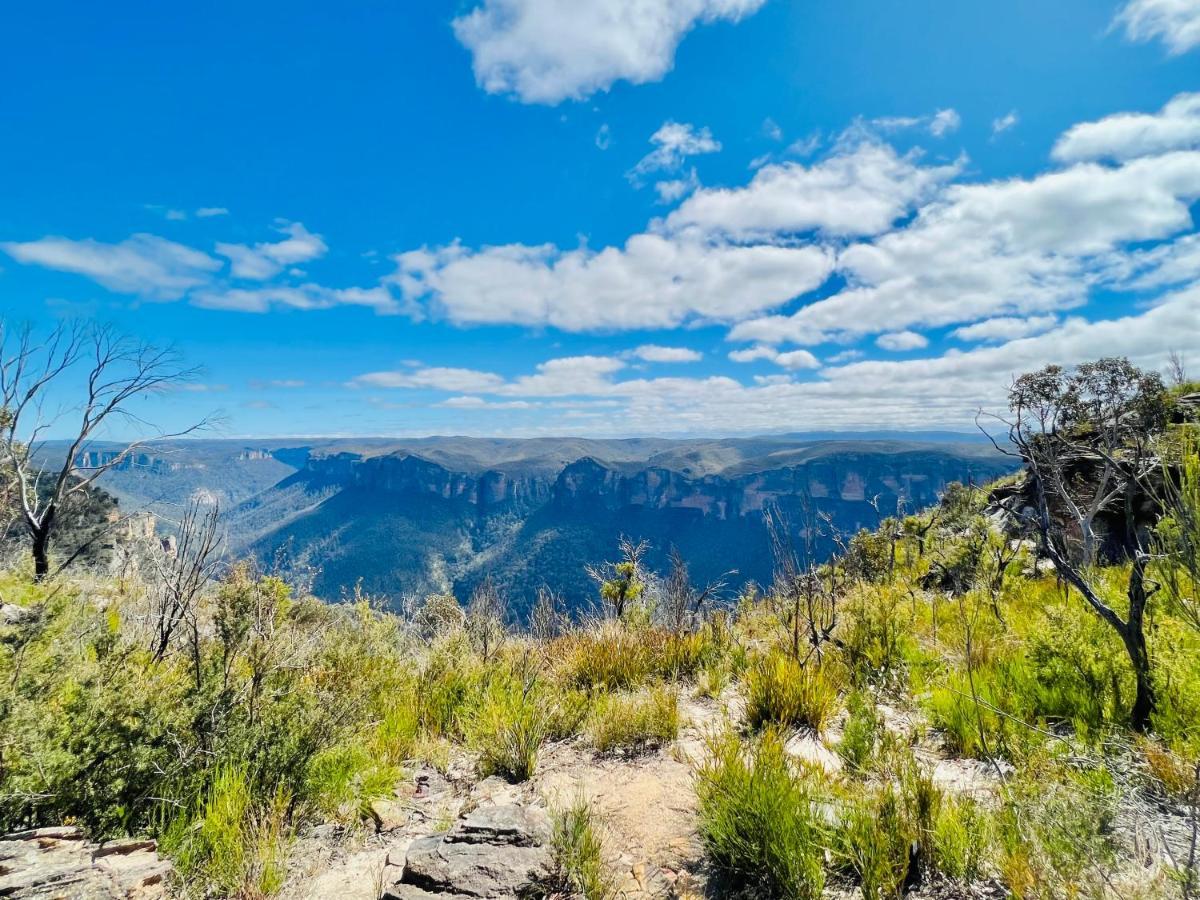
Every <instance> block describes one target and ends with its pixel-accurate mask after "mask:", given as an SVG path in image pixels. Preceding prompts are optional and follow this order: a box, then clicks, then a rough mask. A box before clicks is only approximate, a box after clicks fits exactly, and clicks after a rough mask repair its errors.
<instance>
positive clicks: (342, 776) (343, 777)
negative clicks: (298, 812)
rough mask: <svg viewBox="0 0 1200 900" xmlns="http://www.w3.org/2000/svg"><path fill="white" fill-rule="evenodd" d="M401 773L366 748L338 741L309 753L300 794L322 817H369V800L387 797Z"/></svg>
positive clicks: (346, 819) (348, 820) (342, 819)
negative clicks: (302, 793)
mask: <svg viewBox="0 0 1200 900" xmlns="http://www.w3.org/2000/svg"><path fill="white" fill-rule="evenodd" d="M403 775H404V772H403V770H402V769H401V768H399V767H398V766H395V765H391V764H389V763H388V762H387V761H386V759H382V758H380V757H379V756H377V755H375V754H374V753H372V752H371V751H370V750H368V749H367V748H364V747H361V746H358V745H356V744H345V745H338V746H335V747H330V748H328V749H326V750H323V751H321V752H320V753H318V754H317V755H316V756H315V757H313V759H312V761H311V762H310V763H309V766H308V775H307V777H306V779H305V782H304V795H305V797H306V799H307V801H308V806H309V808H310V809H311V810H312V811H313V812H315V813H317V814H318V815H319V816H320V817H322V818H323V819H324V820H326V821H335V822H344V823H347V824H351V823H354V822H358V821H361V820H364V819H367V818H369V817H370V815H371V803H372V801H374V800H380V799H383V798H386V797H390V796H391V795H392V793H393V791H394V789H395V787H396V784H397V783H398V782H399V781H400V780H401V778H402V777H403Z"/></svg>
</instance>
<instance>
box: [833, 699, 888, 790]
mask: <svg viewBox="0 0 1200 900" xmlns="http://www.w3.org/2000/svg"><path fill="white" fill-rule="evenodd" d="M846 707H847V710H848V712H849V713H850V715H849V716H848V717H847V718H846V726H845V728H844V729H843V730H842V740H841V742H840V743H839V744H838V745H837V752H838V755H839V756H841V758H842V760H843V761H844V762H845V763H846V765H847V766H849V767H850V768H851V769H852V770H854V771H857V772H861V771H864V770H865V769H866V768H867V767H868V766H869V765H870V763H871V758H872V757H873V756H874V754H875V745H876V743H877V742H878V740H879V733H880V731H881V730H882V728H883V720H882V719H880V717H879V713H877V712H876V711H875V702H874V700H872V698H871V697H870V695H868V694H865V693H863V692H860V691H856V692H854V693H852V694H851V695H850V697H849V698H848V699H847V701H846Z"/></svg>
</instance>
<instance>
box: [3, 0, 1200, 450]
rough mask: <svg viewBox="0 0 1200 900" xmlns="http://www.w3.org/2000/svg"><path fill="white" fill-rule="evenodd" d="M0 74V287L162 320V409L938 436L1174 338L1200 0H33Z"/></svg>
mask: <svg viewBox="0 0 1200 900" xmlns="http://www.w3.org/2000/svg"><path fill="white" fill-rule="evenodd" d="M342 6H343V7H345V6H346V5H344V4H343V5H342ZM0 84H3V85H4V88H3V91H4V93H3V97H2V98H0V101H2V102H0V110H3V112H2V113H0V115H2V116H3V123H4V126H5V127H4V134H5V139H4V140H3V141H0V179H2V181H0V313H3V315H4V316H5V318H6V319H8V320H28V321H32V322H34V323H37V324H40V325H48V324H49V323H50V322H52V321H53V320H54V319H55V318H56V317H84V318H93V319H96V320H98V321H104V322H111V323H113V324H114V325H115V326H116V327H117V328H119V329H121V330H122V331H125V332H127V333H129V334H131V335H133V336H135V337H136V338H138V339H141V340H146V341H150V342H153V343H156V344H174V345H176V346H177V347H178V349H179V350H180V352H181V353H183V354H184V356H185V357H186V358H187V360H189V361H190V362H192V363H195V364H198V365H201V366H203V368H204V372H203V374H202V376H201V377H200V378H199V379H198V380H197V381H196V382H195V383H193V384H191V385H190V386H189V387H188V389H187V390H180V391H175V392H173V393H172V394H171V395H170V396H168V397H164V398H160V399H158V400H155V401H149V403H150V405H149V406H148V407H147V414H148V416H149V417H150V418H152V419H153V420H154V421H155V422H158V423H160V424H162V425H163V426H164V427H165V428H167V429H168V430H170V429H174V428H177V427H181V426H182V425H184V424H186V423H187V422H188V421H190V420H192V419H195V418H198V417H201V416H203V415H206V414H208V413H210V412H212V411H214V410H220V411H221V412H222V413H223V415H224V423H225V424H224V429H225V431H226V432H227V433H230V434H237V435H249V434H255V435H299V434H347V435H357V434H363V435H365V434H373V435H376V434H378V435H393V434H430V433H441V434H447V433H459V434H497V433H499V434H566V433H578V434H593V433H594V434H635V433H637V434H640V433H660V434H675V433H744V432H766V431H776V430H807V429H824V428H848V429H853V428H873V427H898V428H928V427H940V426H946V427H952V428H966V427H969V425H970V422H971V418H972V414H973V412H974V410H975V409H976V408H978V407H979V406H981V405H982V406H989V405H992V404H995V403H996V402H997V400H998V399H999V398H1001V397H1002V394H1003V388H1004V385H1005V383H1006V382H1007V381H1008V379H1009V377H1010V376H1011V374H1012V373H1014V372H1020V371H1023V370H1025V369H1027V368H1031V367H1034V366H1037V365H1041V364H1044V363H1045V362H1061V363H1071V362H1077V361H1079V360H1082V359H1085V358H1089V357H1094V356H1098V355H1107V354H1117V353H1120V354H1124V355H1128V356H1131V357H1133V358H1134V359H1135V360H1137V361H1138V362H1140V363H1141V364H1143V365H1147V366H1151V367H1157V366H1161V365H1162V364H1163V362H1164V359H1165V356H1166V354H1167V353H1168V352H1169V351H1170V350H1181V351H1184V352H1185V353H1186V352H1187V351H1188V350H1189V349H1193V348H1200V238H1198V237H1197V236H1196V232H1195V221H1194V214H1195V212H1196V204H1197V200H1198V199H1200V94H1192V93H1189V92H1191V91H1200V0H1130V2H1123V0H1113V2H1109V0H1089V2H1081V0H1058V2H1055V3H1052V4H1050V3H1045V2H1027V0H1016V2H1012V0H1010V2H1004V3H1001V2H972V3H961V2H948V0H941V2H933V0H914V2H910V3H905V4H896V3H891V2H883V0H844V2H840V3H836V4H831V3H817V2H798V0H796V2H785V0H605V2H602V0H462V2H458V3H438V2H427V3H406V4H398V3H380V2H367V3H362V4H354V5H350V8H349V9H346V8H335V7H333V6H331V5H330V4H327V3H316V2H312V3H309V2H294V0H293V2H288V3H286V4H284V3H272V2H260V3H254V4H244V3H239V4H234V3H223V2H214V3H210V4H205V5H203V7H181V6H179V5H172V4H162V3H148V2H147V3H125V4H119V5H118V6H116V7H113V6H111V5H110V6H105V7H103V8H102V7H99V6H96V5H95V4H83V3H71V4H62V3H53V2H47V3H41V4H24V5H17V6H14V7H13V8H11V9H9V10H8V11H7V12H6V23H5V27H4V28H3V29H2V30H0ZM1196 355H1197V358H1196V360H1195V365H1194V368H1196V369H1200V350H1197V354H1196Z"/></svg>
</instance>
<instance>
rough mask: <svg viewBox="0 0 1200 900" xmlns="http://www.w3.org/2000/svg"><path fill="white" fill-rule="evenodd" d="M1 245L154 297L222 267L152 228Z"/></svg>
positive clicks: (203, 279)
mask: <svg viewBox="0 0 1200 900" xmlns="http://www.w3.org/2000/svg"><path fill="white" fill-rule="evenodd" d="M0 249H3V250H4V252H6V253H7V254H8V255H9V256H11V257H12V258H13V259H15V260H17V261H18V262H22V263H27V264H31V265H38V266H44V267H45V268H48V269H56V270H57V271H60V272H74V273H76V274H79V275H86V276H87V277H88V278H91V279H92V280H93V281H95V282H97V283H98V284H101V285H103V286H104V287H106V288H108V289H109V290H111V291H116V292H118V293H122V294H138V295H140V296H143V297H147V298H149V299H155V300H176V299H178V298H179V297H182V296H183V295H184V294H185V293H186V292H187V291H188V290H190V289H192V288H195V287H198V286H200V285H203V284H206V283H207V282H208V281H209V280H210V279H211V277H212V273H213V272H214V271H216V270H217V269H219V268H220V267H221V264H220V262H218V261H217V260H215V259H213V258H212V257H211V256H209V255H207V254H205V253H201V252H200V251H199V250H193V249H192V248H191V247H185V246H184V245H182V244H176V243H174V242H173V241H168V240H165V239H163V238H160V237H155V236H154V235H152V234H135V235H133V236H132V237H130V238H127V239H126V240H124V241H121V242H119V243H116V244H105V243H102V242H100V241H96V240H92V239H90V238H88V239H85V240H81V241H74V240H70V239H68V238H62V237H44V238H42V239H41V240H37V241H26V242H15V241H10V242H7V243H0Z"/></svg>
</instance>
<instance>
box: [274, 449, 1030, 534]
mask: <svg viewBox="0 0 1200 900" xmlns="http://www.w3.org/2000/svg"><path fill="white" fill-rule="evenodd" d="M1004 471H1006V464H1005V463H1004V462H1003V461H989V460H975V459H963V458H960V457H956V456H954V455H952V454H948V453H935V452H912V453H898V454H887V455H883V454H870V453H846V454H837V455H834V456H829V457H825V458H821V459H817V460H812V461H810V462H805V463H802V464H799V465H792V466H784V467H781V468H778V469H767V470H763V471H757V472H749V473H745V474H737V475H728V476H727V475H702V476H699V477H692V476H689V475H685V474H683V473H681V472H677V471H674V470H671V469H667V468H663V467H659V466H646V467H643V468H637V467H628V466H623V467H621V468H616V467H613V466H608V465H605V464H604V463H602V462H600V461H598V460H595V459H592V458H591V457H585V458H583V459H580V460H577V461H576V462H573V463H570V464H569V465H567V466H566V467H564V468H563V469H562V470H561V471H560V472H559V473H558V474H557V475H556V476H553V477H550V476H548V475H540V474H533V475H512V474H508V473H505V472H501V471H496V470H488V471H484V472H476V473H466V472H453V471H450V470H449V469H447V468H446V467H444V466H442V465H439V464H437V463H433V462H429V461H428V460H424V459H421V458H419V457H416V456H411V455H406V456H377V457H368V458H362V457H360V456H358V455H357V454H351V453H342V454H337V455H334V456H326V457H316V458H312V459H310V460H309V461H308V464H307V466H306V469H305V471H304V473H303V474H302V475H300V476H298V477H301V478H305V479H308V480H310V481H312V482H314V483H319V484H322V485H326V486H328V485H334V484H341V485H345V486H353V487H355V488H359V489H364V490H368V491H371V492H378V493H381V494H389V495H395V496H396V497H397V499H398V498H399V497H404V496H408V497H438V498H441V499H443V500H456V501H461V502H463V503H465V504H468V505H469V506H471V507H474V508H475V510H476V511H477V513H478V514H480V515H486V514H489V513H492V512H496V511H516V512H522V511H529V510H531V509H534V508H537V507H541V506H543V505H545V506H547V508H548V509H550V510H557V511H560V512H563V513H587V512H592V513H598V512H600V511H601V510H605V511H609V512H616V511H619V510H623V509H647V510H667V509H678V510H689V511H694V513H695V514H696V515H697V516H699V517H701V518H711V519H714V520H718V521H724V520H730V519H739V518H743V517H747V516H749V517H758V516H760V515H761V514H762V512H763V509H764V507H767V506H770V505H772V504H780V503H782V504H785V505H789V504H793V503H803V502H811V503H812V504H814V505H815V506H819V507H827V506H840V505H843V504H868V505H869V502H870V501H871V500H872V499H873V498H875V497H878V498H879V502H880V508H881V509H885V510H889V511H890V510H894V509H895V508H896V500H897V499H898V498H899V497H904V501H905V505H906V506H907V507H908V508H909V509H915V508H920V507H924V506H927V505H929V504H931V503H933V502H934V501H936V500H937V497H938V495H939V494H940V493H941V492H942V491H943V490H944V489H945V486H946V485H947V484H949V483H950V482H952V481H962V482H971V481H975V482H983V481H988V480H990V479H992V478H995V477H996V476H997V475H999V474H1001V473H1003V472H1004Z"/></svg>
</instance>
